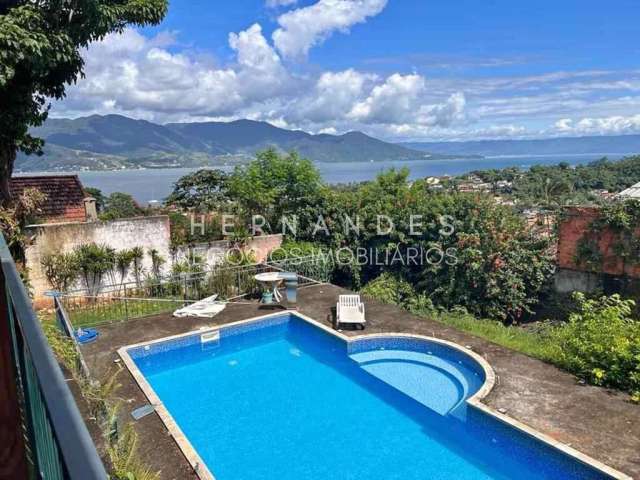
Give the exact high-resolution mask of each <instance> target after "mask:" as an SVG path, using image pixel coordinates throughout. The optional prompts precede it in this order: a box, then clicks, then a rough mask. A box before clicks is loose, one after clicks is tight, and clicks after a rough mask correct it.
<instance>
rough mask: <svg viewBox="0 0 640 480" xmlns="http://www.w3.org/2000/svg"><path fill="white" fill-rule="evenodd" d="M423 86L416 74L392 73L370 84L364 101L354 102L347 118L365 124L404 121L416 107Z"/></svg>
mask: <svg viewBox="0 0 640 480" xmlns="http://www.w3.org/2000/svg"><path fill="white" fill-rule="evenodd" d="M425 88H426V87H425V80H424V78H423V77H421V76H420V75H415V74H413V75H401V74H399V73H395V74H393V75H391V76H390V77H389V78H387V80H386V81H385V82H384V83H383V84H381V85H378V86H376V87H374V88H373V90H372V91H371V94H370V95H369V96H368V97H367V98H366V99H365V100H364V101H362V102H359V103H357V104H356V105H354V107H353V109H352V110H351V112H350V113H349V117H350V118H352V119H354V120H359V121H363V122H367V123H398V122H406V121H407V120H408V119H410V118H411V117H412V116H413V115H414V114H415V112H416V110H417V109H418V104H419V102H420V96H421V95H422V94H423V93H424V91H425Z"/></svg>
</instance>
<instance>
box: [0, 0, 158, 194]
mask: <svg viewBox="0 0 640 480" xmlns="http://www.w3.org/2000/svg"><path fill="white" fill-rule="evenodd" d="M166 10H167V2H166V0H120V1H117V2H114V1H111V0H84V1H82V2H59V1H56V0H42V1H38V2H32V1H27V0H13V1H9V2H3V3H2V4H0V111H2V115H1V116H0V204H3V203H5V202H6V201H7V200H8V199H9V196H10V194H9V184H8V182H9V178H11V174H12V172H13V165H14V162H15V159H16V153H17V152H18V151H22V152H25V153H27V154H30V153H41V151H42V145H43V142H42V141H41V140H40V139H38V138H34V137H33V136H31V135H30V134H29V128H30V127H33V126H38V125H41V124H42V123H43V122H44V121H45V120H46V118H47V113H48V102H49V101H50V99H61V98H63V97H64V96H65V89H66V86H67V85H70V84H72V83H74V82H75V81H76V80H77V79H78V78H79V77H81V76H82V75H83V67H84V60H83V58H82V54H81V53H82V49H83V48H86V47H87V46H88V45H89V44H90V43H91V42H93V41H96V40H101V39H103V38H104V37H105V36H106V35H107V34H109V33H111V32H121V31H122V30H123V29H124V28H125V27H126V26H127V25H129V24H133V25H148V24H156V23H159V22H160V21H161V20H162V18H163V17H164V15H165V13H166Z"/></svg>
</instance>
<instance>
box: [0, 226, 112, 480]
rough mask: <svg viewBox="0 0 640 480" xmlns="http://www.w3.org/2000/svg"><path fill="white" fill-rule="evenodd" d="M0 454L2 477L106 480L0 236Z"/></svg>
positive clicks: (95, 452)
mask: <svg viewBox="0 0 640 480" xmlns="http://www.w3.org/2000/svg"><path fill="white" fill-rule="evenodd" d="M0 259H1V261H2V268H0V293H1V294H0V352H1V355H2V358H0V415H1V416H2V418H0V423H2V425H3V428H4V427H6V426H7V425H9V426H12V427H13V428H9V430H5V432H7V431H8V437H9V438H7V437H6V436H3V441H2V442H1V443H2V444H0V456H1V457H2V458H5V459H7V458H10V462H11V464H10V465H9V466H8V467H6V468H5V466H3V472H5V473H6V471H7V468H8V469H9V476H8V477H6V478H36V479H42V480H44V479H47V480H49V479H52V480H62V479H72V480H105V479H106V478H107V474H106V472H105V469H104V466H103V465H102V462H101V461H100V457H99V456H98V453H97V451H96V448H95V445H94V443H93V441H92V440H91V437H90V435H89V432H88V431H87V428H86V426H85V424H84V422H83V420H82V417H81V416H80V413H79V411H78V407H77V405H76V403H75V401H74V398H73V395H72V394H71V391H70V390H69V388H68V386H67V384H66V383H65V380H64V377H63V375H62V371H61V370H60V367H59V365H58V363H57V361H56V359H55V357H54V355H53V352H52V351H51V348H50V347H49V345H48V343H47V340H46V338H45V335H44V333H43V331H42V328H41V325H40V322H39V321H38V318H37V317H36V315H35V313H34V311H33V309H32V307H31V302H30V301H29V297H28V295H27V292H26V290H25V288H24V285H23V283H22V281H21V279H20V276H19V274H18V271H17V269H16V265H15V263H14V262H13V259H12V258H11V255H10V253H9V249H8V248H7V245H6V243H5V241H4V238H3V237H2V235H0Z"/></svg>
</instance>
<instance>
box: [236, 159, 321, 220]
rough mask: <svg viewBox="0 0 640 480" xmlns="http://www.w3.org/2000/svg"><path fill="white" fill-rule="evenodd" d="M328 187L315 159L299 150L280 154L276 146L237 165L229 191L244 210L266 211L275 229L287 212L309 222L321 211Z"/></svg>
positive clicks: (262, 212)
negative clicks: (314, 162)
mask: <svg viewBox="0 0 640 480" xmlns="http://www.w3.org/2000/svg"><path fill="white" fill-rule="evenodd" d="M324 190H325V186H324V184H323V183H322V178H321V176H320V172H319V171H318V169H317V168H316V167H315V166H314V165H313V162H311V161H310V160H307V159H303V158H300V156H298V154H297V153H295V152H292V153H289V154H287V155H280V154H278V152H276V151H275V150H274V149H269V150H266V151H264V152H260V153H258V154H257V156H256V159H255V160H254V161H253V162H251V163H250V164H248V165H245V166H240V167H236V169H235V171H234V172H233V174H232V175H231V178H230V179H229V194H230V196H231V197H232V198H233V199H234V200H235V201H237V203H238V205H239V206H240V208H241V210H242V212H243V213H245V214H247V215H263V216H264V217H265V218H266V219H267V221H268V222H269V224H270V226H271V228H272V230H275V229H277V228H279V225H278V223H279V221H280V218H281V217H282V216H283V215H297V216H298V221H299V223H300V224H301V225H309V224H310V223H311V219H312V218H314V217H315V216H316V215H317V214H318V213H320V212H321V209H322V204H323V198H324Z"/></svg>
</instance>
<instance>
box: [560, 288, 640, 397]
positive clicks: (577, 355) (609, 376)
mask: <svg viewBox="0 0 640 480" xmlns="http://www.w3.org/2000/svg"><path fill="white" fill-rule="evenodd" d="M576 296H577V299H578V302H579V309H578V310H577V311H576V312H575V313H574V314H572V315H571V316H570V317H569V321H568V322H567V323H566V324H563V325H561V326H559V327H556V328H555V329H554V331H553V333H554V335H553V341H554V342H555V343H556V345H557V358H556V363H558V364H559V365H560V366H562V367H564V368H566V369H567V370H569V371H571V372H574V373H575V374H576V375H578V376H580V377H582V378H584V379H585V380H587V381H588V382H590V383H593V384H594V385H604V386H608V387H617V388H621V389H623V390H628V391H630V392H632V394H633V395H634V396H635V398H636V399H637V400H638V401H640V321H639V320H638V319H634V318H632V317H631V313H632V311H633V308H634V306H635V303H634V302H633V301H632V300H622V299H621V298H620V296H618V295H613V296H611V297H602V298H600V299H595V300H593V299H592V300H589V299H586V298H585V297H584V295H583V294H576Z"/></svg>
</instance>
